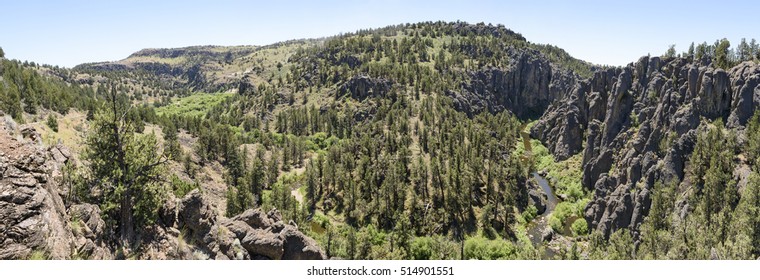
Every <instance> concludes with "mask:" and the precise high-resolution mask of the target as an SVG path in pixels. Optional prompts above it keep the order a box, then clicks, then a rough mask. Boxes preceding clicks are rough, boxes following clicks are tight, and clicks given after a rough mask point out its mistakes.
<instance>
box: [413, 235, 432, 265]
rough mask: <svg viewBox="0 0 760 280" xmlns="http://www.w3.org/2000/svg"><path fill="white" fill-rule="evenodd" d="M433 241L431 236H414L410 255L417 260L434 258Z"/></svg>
mask: <svg viewBox="0 0 760 280" xmlns="http://www.w3.org/2000/svg"><path fill="white" fill-rule="evenodd" d="M433 243H434V242H433V239H432V238H431V237H427V236H422V237H417V238H414V240H412V244H411V245H410V246H409V256H410V257H411V258H412V259H415V260H431V259H433V250H434V249H433V246H434V244H433Z"/></svg>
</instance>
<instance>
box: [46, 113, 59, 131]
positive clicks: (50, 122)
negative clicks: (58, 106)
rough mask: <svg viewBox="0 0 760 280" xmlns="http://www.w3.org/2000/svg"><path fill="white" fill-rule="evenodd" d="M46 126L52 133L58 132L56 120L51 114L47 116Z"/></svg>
mask: <svg viewBox="0 0 760 280" xmlns="http://www.w3.org/2000/svg"><path fill="white" fill-rule="evenodd" d="M47 126H49V127H50V129H52V130H53V131H54V132H58V118H56V117H55V116H54V115H53V113H50V114H48V117H47Z"/></svg>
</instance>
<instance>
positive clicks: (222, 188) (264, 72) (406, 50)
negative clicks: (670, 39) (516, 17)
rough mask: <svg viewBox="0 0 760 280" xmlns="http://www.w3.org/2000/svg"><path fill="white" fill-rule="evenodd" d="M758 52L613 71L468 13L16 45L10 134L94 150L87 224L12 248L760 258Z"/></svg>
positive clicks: (73, 182) (8, 105)
mask: <svg viewBox="0 0 760 280" xmlns="http://www.w3.org/2000/svg"><path fill="white" fill-rule="evenodd" d="M758 59H760V50H758V47H757V44H756V43H755V41H754V40H753V41H751V42H750V43H747V42H746V41H742V43H741V44H739V46H738V47H737V48H736V49H731V48H730V42H728V41H727V40H725V39H724V40H720V41H716V42H715V44H707V43H703V44H698V45H697V46H694V45H692V47H691V48H689V50H688V51H686V52H684V53H682V54H676V51H675V49H674V48H673V47H671V49H670V50H669V51H668V52H667V53H666V54H664V55H663V56H660V57H650V56H645V57H642V58H641V59H640V60H639V61H637V62H634V63H631V64H629V65H627V66H624V67H602V66H598V65H593V64H591V63H588V62H584V61H581V60H578V59H575V58H573V57H571V56H570V55H569V54H568V53H566V52H565V51H564V50H562V49H561V48H558V47H556V46H552V45H542V44H534V43H531V42H529V41H527V40H526V39H525V38H524V37H523V36H522V35H520V34H519V33H516V32H514V31H512V30H509V29H507V28H506V27H504V26H501V25H497V26H494V25H490V24H489V25H486V24H467V23H463V22H455V23H447V22H425V23H417V24H401V25H396V26H388V27H384V28H380V29H370V30H359V31H357V32H353V33H347V34H342V35H339V36H335V37H329V38H319V39H309V40H295V41H288V42H283V43H278V44H274V45H269V46H237V47H222V46H199V47H187V48H179V49H145V50H142V51H139V52H137V53H135V54H133V55H131V56H129V57H128V58H126V59H124V60H121V61H116V62H102V63H88V64H83V65H79V66H77V67H74V68H73V69H64V68H59V67H50V66H46V65H44V66H43V65H37V64H34V63H26V62H24V63H22V62H19V61H12V60H6V59H2V61H0V62H2V68H0V73H2V77H3V78H2V80H0V99H2V100H3V102H2V108H0V110H2V111H3V112H4V113H5V114H7V115H8V116H9V117H7V118H6V123H7V124H6V125H5V128H6V129H5V130H6V131H7V133H8V134H9V135H13V134H14V133H16V132H14V131H17V130H18V133H19V134H24V135H25V137H27V138H29V137H28V135H27V134H29V133H25V132H24V131H29V130H28V129H27V130H23V129H20V128H15V127H16V123H18V124H24V123H27V125H22V126H23V127H26V126H30V127H32V128H36V129H37V130H38V131H39V132H41V133H42V136H40V138H42V139H48V140H46V141H44V142H45V143H43V144H46V145H50V146H56V145H57V146H61V144H60V143H56V141H55V140H56V139H61V138H64V139H63V140H59V141H62V142H63V143H65V144H66V145H69V146H71V147H69V148H71V150H73V151H74V152H73V155H72V156H66V160H65V161H63V160H61V163H65V165H66V166H67V167H65V168H64V167H61V168H60V170H59V171H60V172H58V173H55V172H54V173H51V174H55V175H51V176H52V177H54V178H58V176H59V175H60V179H56V180H55V182H56V183H55V189H57V190H58V191H55V192H53V193H58V192H60V195H61V196H63V199H62V206H61V207H62V208H63V209H62V210H61V209H57V210H56V211H58V212H60V216H62V217H63V219H65V220H67V222H65V223H64V224H66V226H64V227H68V228H76V230H74V229H69V233H68V234H70V235H71V236H73V237H71V238H70V239H71V240H73V241H72V242H71V243H72V244H73V245H71V246H70V247H71V248H69V249H68V250H69V251H70V254H68V255H67V254H66V253H65V252H66V249H61V248H56V250H54V252H55V254H53V253H50V251H51V250H49V248H47V247H45V245H44V244H43V245H40V244H38V243H34V242H35V240H28V239H26V240H25V239H23V238H21V237H13V238H10V237H9V238H8V240H16V241H15V242H16V243H17V244H22V245H23V246H25V247H23V248H27V249H25V250H21V249H17V250H15V251H8V250H7V251H2V252H0V253H2V254H0V256H2V257H3V258H29V257H31V256H32V255H33V253H34V254H38V255H36V256H43V257H52V258H77V257H80V258H238V259H256V258H267V259H280V258H342V259H554V258H557V259H601V258H610V259H631V258H639V259H649V258H653V259H663V258H670V259H707V258H740V259H748V258H756V257H758V256H760V231H758V229H760V226H758V225H760V220H758V215H757V211H758V209H760V201H758V199H757V197H758V191H759V190H760V189H759V188H760V179H759V178H760V176H759V175H758V170H759V169H758V167H759V166H758V162H757V160H756V159H757V158H758V154H759V153H760V148H758V147H759V146H758V145H760V144H758V143H760V142H758V139H760V137H759V136H760V121H758V114H756V113H755V112H756V109H757V108H758V107H760V66H758V64H757V61H758ZM78 115H86V118H85V120H83V121H81V124H80V123H79V122H77V121H75V118H76V116H78ZM77 120H78V119H77ZM11 123H12V125H9V124H11ZM59 123H61V128H60V129H61V131H60V132H59ZM74 123H76V124H79V125H78V126H76V129H75V128H74V126H75V125H73V124H74ZM53 127H55V128H53ZM29 135H33V134H29ZM71 135H76V136H71ZM11 138H12V137H11ZM32 138H33V137H32ZM9 139H10V138H9ZM9 141H10V140H9ZM37 142H41V141H37ZM48 150H50V149H48ZM51 157H52V156H51ZM69 158H71V160H69ZM5 162H14V161H13V160H12V159H11V158H9V159H7V160H5ZM9 170H10V169H9ZM3 172H6V171H3ZM7 172H10V171H7ZM14 176H15V175H14ZM52 177H51V178H52ZM6 178H11V177H7V176H6ZM14 178H15V177H14ZM8 180H10V179H8ZM14 180H15V179H14ZM51 181H52V180H51ZM3 182H4V184H5V181H3ZM8 182H10V183H8V184H5V185H3V187H4V188H5V187H8V188H10V187H11V186H14V185H13V184H16V183H13V182H16V181H8ZM40 182H41V183H40V184H47V183H42V181H40ZM196 189H197V190H196ZM5 201H6V200H3V203H4V204H3V205H2V207H3V208H0V209H20V208H19V207H21V206H14V205H21V204H19V203H17V202H13V203H15V204H13V203H6V202H5ZM7 201H11V200H7ZM78 205H79V206H78ZM81 205H88V206H87V207H94V209H97V213H98V214H97V215H95V216H99V217H102V220H101V221H100V222H101V223H96V224H98V225H90V224H88V225H86V226H82V225H80V224H81V223H82V222H84V223H90V222H91V220H90V219H82V218H81V217H82V215H81V214H75V213H79V212H81V211H82V210H81V209H83V206H81ZM14 207H16V208H14ZM61 207H59V208H61ZM75 209H76V210H75ZM87 209H90V208H87ZM3 211H4V212H0V213H13V211H17V210H7V211H5V210H3ZM77 211H79V212H77ZM88 213H90V212H88ZM6 216H7V217H10V214H8V215H6ZM6 216H0V217H1V218H3V219H4V220H5V219H10V218H6ZM75 217H77V218H75ZM87 217H90V216H87ZM93 220H97V219H93ZM16 221H18V223H16ZM20 222H21V220H19V219H16V218H14V219H13V220H12V221H11V222H9V223H7V226H5V227H7V228H8V229H9V231H8V232H14V230H16V229H15V228H18V227H19V225H18V224H19V223H20ZM83 227H84V228H87V230H90V231H95V229H94V228H93V227H97V228H99V231H97V232H98V234H97V238H92V236H90V235H87V234H86V232H87V230H82V229H81V228H83ZM12 229H14V230H12ZM4 231H5V230H4ZM16 231H18V230H16ZM62 231H63V232H65V230H62ZM82 231H83V232H84V233H82ZM72 232H73V233H72ZM253 232H255V233H256V234H254V233H253ZM301 232H303V234H301ZM80 235H83V236H87V237H86V238H85V239H86V240H90V241H91V243H92V244H93V245H89V244H90V243H86V244H84V245H82V244H80V243H81V242H84V241H76V240H77V238H74V237H79V236H80ZM9 236H10V235H9ZM307 236H308V237H307ZM66 238H69V237H66ZM294 238H297V239H298V240H306V241H303V242H301V243H296V242H294V241H289V240H293V239H294ZM0 239H2V238H0ZM80 239H81V238H80ZM312 239H313V240H312ZM278 240H279V241H278ZM9 242H11V241H9ZM278 242H279V243H278ZM16 243H14V244H16ZM235 244H237V245H235ZM262 244H266V246H265V245H262ZM273 244H274V245H273ZM277 244H279V245H277ZM288 244H306V245H305V248H308V250H307V249H304V252H307V253H304V254H302V255H294V253H293V254H291V253H288V252H291V251H294V249H293V247H289V246H293V245H288ZM6 245H7V246H6ZM85 245H86V246H85ZM3 246H4V248H19V247H13V246H10V244H3ZM19 246H21V245H19ZM0 251H1V250H0ZM168 251H171V252H173V253H169V252H168ZM295 251H297V250H295ZM177 252H179V253H177Z"/></svg>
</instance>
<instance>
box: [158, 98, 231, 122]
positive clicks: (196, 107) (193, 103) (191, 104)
mask: <svg viewBox="0 0 760 280" xmlns="http://www.w3.org/2000/svg"><path fill="white" fill-rule="evenodd" d="M232 95H233V94H232V93H200V92H199V93H195V94H193V95H190V96H187V97H183V98H176V99H175V100H174V102H172V104H169V105H167V106H163V107H158V108H156V114H158V115H164V114H168V115H182V116H193V117H196V116H197V117H202V116H204V115H206V112H208V110H209V109H211V108H212V107H214V106H216V105H217V104H219V103H221V102H222V101H224V100H225V99H227V98H228V97H230V96H232Z"/></svg>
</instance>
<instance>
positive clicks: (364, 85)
mask: <svg viewBox="0 0 760 280" xmlns="http://www.w3.org/2000/svg"><path fill="white" fill-rule="evenodd" d="M391 85H392V83H391V82H390V81H388V80H386V79H378V78H371V77H369V76H365V75H359V76H355V77H353V78H351V79H350V80H348V81H347V82H346V83H345V84H343V85H342V86H340V88H339V89H338V93H339V94H340V95H344V94H351V98H353V99H356V100H359V101H361V100H364V99H367V98H370V97H380V96H385V95H386V94H388V92H390V91H391Z"/></svg>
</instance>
